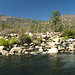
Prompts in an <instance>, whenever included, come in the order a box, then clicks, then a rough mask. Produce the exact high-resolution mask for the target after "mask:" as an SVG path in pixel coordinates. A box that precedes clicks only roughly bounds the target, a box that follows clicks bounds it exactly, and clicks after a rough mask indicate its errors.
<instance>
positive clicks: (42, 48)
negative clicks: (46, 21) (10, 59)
mask: <svg viewBox="0 0 75 75" xmlns="http://www.w3.org/2000/svg"><path fill="white" fill-rule="evenodd" d="M36 36H37V37H41V38H42V42H41V43H38V44H37V43H36V42H35V40H33V41H32V42H31V43H30V44H27V43H25V44H23V45H18V44H14V45H13V47H11V46H9V47H4V46H0V54H1V55H6V56H12V55H16V54H35V55H36V54H39V53H41V54H43V53H75V39H71V38H70V39H68V40H64V39H63V38H61V37H60V36H61V34H59V33H58V34H54V33H46V34H37V35H36Z"/></svg>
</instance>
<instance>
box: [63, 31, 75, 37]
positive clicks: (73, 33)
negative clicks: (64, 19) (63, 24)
mask: <svg viewBox="0 0 75 75" xmlns="http://www.w3.org/2000/svg"><path fill="white" fill-rule="evenodd" d="M62 36H64V37H65V36H67V37H68V38H75V31H74V30H65V31H64V32H63V34H62Z"/></svg>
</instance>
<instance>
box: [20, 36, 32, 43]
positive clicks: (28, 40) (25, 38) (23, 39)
mask: <svg viewBox="0 0 75 75" xmlns="http://www.w3.org/2000/svg"><path fill="white" fill-rule="evenodd" d="M19 38H20V41H21V43H28V44H30V43H31V42H32V40H31V37H30V36H29V35H23V36H20V37H19Z"/></svg>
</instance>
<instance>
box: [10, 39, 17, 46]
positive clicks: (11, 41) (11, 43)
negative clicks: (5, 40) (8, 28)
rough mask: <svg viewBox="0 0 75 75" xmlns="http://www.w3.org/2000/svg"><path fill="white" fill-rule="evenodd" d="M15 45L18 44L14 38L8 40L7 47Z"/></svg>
mask: <svg viewBox="0 0 75 75" xmlns="http://www.w3.org/2000/svg"><path fill="white" fill-rule="evenodd" d="M17 43H18V40H17V39H15V38H12V39H10V40H9V45H13V44H17Z"/></svg>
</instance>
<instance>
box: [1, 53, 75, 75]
mask: <svg viewBox="0 0 75 75" xmlns="http://www.w3.org/2000/svg"><path fill="white" fill-rule="evenodd" d="M0 75H75V54H45V55H41V54H39V55H16V56H11V57H6V56H0Z"/></svg>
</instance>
